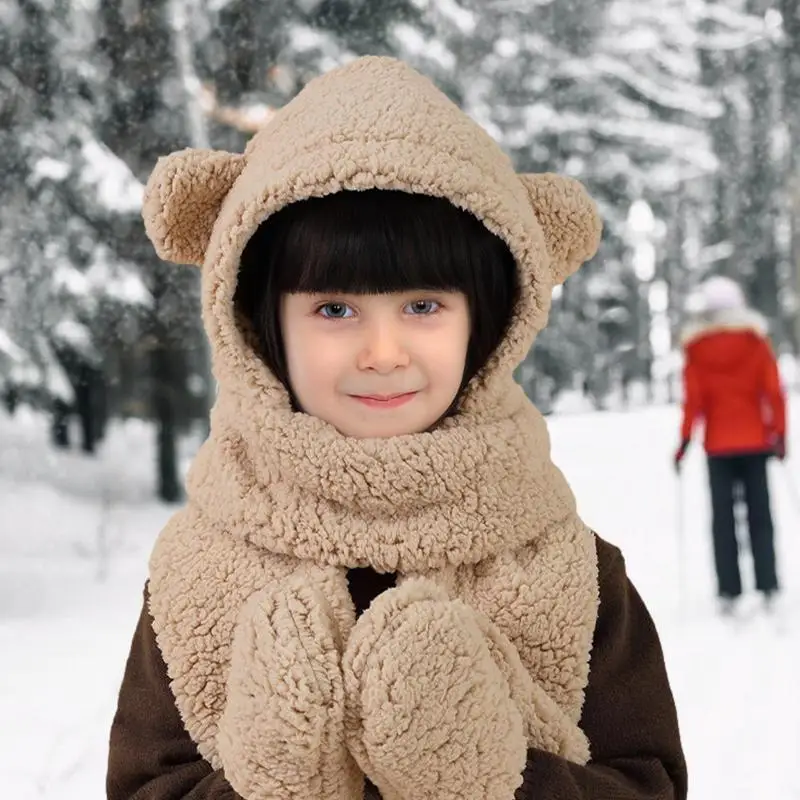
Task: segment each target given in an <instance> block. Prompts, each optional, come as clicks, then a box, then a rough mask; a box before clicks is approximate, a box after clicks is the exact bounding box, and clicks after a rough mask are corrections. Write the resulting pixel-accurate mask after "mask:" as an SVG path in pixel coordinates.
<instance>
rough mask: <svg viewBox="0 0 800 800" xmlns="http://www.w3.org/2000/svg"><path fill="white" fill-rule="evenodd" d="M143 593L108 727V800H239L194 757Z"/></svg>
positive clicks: (218, 774)
mask: <svg viewBox="0 0 800 800" xmlns="http://www.w3.org/2000/svg"><path fill="white" fill-rule="evenodd" d="M152 622H153V621H152V618H151V617H150V614H149V612H148V609H147V594H146V593H145V602H144V605H143V607H142V613H141V616H140V617H139V624H138V625H137V627H136V632H135V633H134V635H133V643H132V645H131V652H130V655H129V656H128V664H127V667H126V669H125V675H124V677H123V680H122V687H121V689H120V693H119V702H118V706H117V713H116V715H115V716H114V722H113V724H112V726H111V739H110V747H109V757H108V772H107V775H106V797H107V798H108V800H241V798H240V797H239V795H238V794H236V792H234V790H233V789H232V788H231V786H230V784H229V783H228V782H227V781H226V780H225V778H224V777H223V775H222V772H221V771H217V772H214V771H213V770H212V769H211V765H210V764H209V763H208V762H207V761H206V760H205V759H204V758H203V757H202V756H201V755H200V754H199V753H198V752H197V748H196V747H195V744H194V742H193V741H192V739H191V738H190V736H189V734H188V733H187V732H186V730H185V728H184V727H183V722H182V721H181V718H180V714H179V713H178V709H177V706H176V705H175V699H174V697H173V696H172V691H171V689H170V688H169V680H168V677H167V667H166V664H165V663H164V659H163V658H162V657H161V651H160V650H159V649H158V645H157V644H156V637H155V633H154V632H153V624H152Z"/></svg>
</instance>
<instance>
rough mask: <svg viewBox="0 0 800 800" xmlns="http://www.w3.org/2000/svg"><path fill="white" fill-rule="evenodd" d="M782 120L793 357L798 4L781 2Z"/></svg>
mask: <svg viewBox="0 0 800 800" xmlns="http://www.w3.org/2000/svg"><path fill="white" fill-rule="evenodd" d="M781 13H782V14H783V31H784V42H783V119H784V122H785V124H786V128H787V131H788V134H789V137H788V138H789V141H788V144H787V148H786V154H787V155H786V163H785V165H784V166H785V169H786V174H787V175H788V180H787V186H786V188H787V191H788V196H789V206H790V225H791V240H790V253H791V255H790V258H791V269H792V274H793V276H794V283H795V291H794V295H795V310H794V313H795V319H794V324H795V337H794V338H795V353H796V354H797V353H798V352H800V158H798V155H797V150H798V148H800V4H798V2H797V0H782V2H781Z"/></svg>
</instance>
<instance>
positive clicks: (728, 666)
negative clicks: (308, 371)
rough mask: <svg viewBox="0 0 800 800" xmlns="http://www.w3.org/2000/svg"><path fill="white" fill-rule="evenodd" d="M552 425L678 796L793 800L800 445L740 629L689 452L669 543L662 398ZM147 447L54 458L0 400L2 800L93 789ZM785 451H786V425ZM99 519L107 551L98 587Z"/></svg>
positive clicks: (141, 573) (138, 571)
mask: <svg viewBox="0 0 800 800" xmlns="http://www.w3.org/2000/svg"><path fill="white" fill-rule="evenodd" d="M793 405H794V408H795V409H796V410H800V400H796V401H795V402H794V404H793ZM549 426H550V429H551V434H552V441H553V454H554V459H555V461H556V463H558V464H559V466H560V467H561V468H562V469H563V471H564V473H565V474H566V476H567V478H568V480H569V481H570V483H571V485H572V487H573V489H574V491H575V494H576V496H577V499H578V506H579V510H580V512H581V514H582V515H583V517H584V518H585V519H586V521H587V522H588V523H589V524H590V525H592V526H593V527H594V528H595V529H596V530H597V531H598V533H599V534H600V535H601V536H603V537H604V538H606V539H608V540H609V541H611V542H613V543H614V544H616V545H618V546H620V547H621V548H622V550H623V553H624V555H625V559H626V563H627V565H628V571H629V574H630V575H631V578H632V580H633V581H634V583H635V584H636V586H637V588H638V589H639V591H640V593H641V594H642V596H643V597H644V599H645V602H646V603H647V605H648V607H649V609H650V611H651V613H652V614H653V617H654V618H655V620H656V623H657V625H658V628H659V633H660V635H661V638H662V644H663V646H664V651H665V658H666V661H667V667H668V670H669V674H670V679H671V682H672V687H673V691H674V693H675V697H676V703H677V706H678V713H679V716H680V720H681V726H682V735H683V740H684V747H685V750H686V754H687V758H688V761H689V768H690V794H689V797H690V798H691V800H719V799H720V798H723V797H724V798H725V800H751V799H752V798H762V797H763V798H770V800H800V778H798V777H796V774H795V772H794V770H793V769H792V768H791V767H790V765H791V764H793V763H794V761H795V760H796V757H797V753H798V752H800V681H798V663H800V591H798V589H800V506H798V504H797V498H796V497H794V487H797V486H800V455H798V457H797V460H796V461H790V462H789V466H788V468H786V471H785V472H782V471H781V470H782V469H783V468H781V467H780V466H778V465H772V466H771V468H770V469H771V472H772V474H771V479H772V487H773V506H774V511H775V517H776V522H777V527H778V540H777V543H778V549H779V558H780V568H781V575H782V577H783V579H784V582H785V583H786V585H787V591H786V593H785V595H786V596H785V598H784V601H785V608H786V617H787V625H786V630H785V631H784V632H783V633H779V632H778V631H777V630H776V628H775V626H774V625H773V624H772V623H771V622H770V621H769V620H767V619H765V618H764V617H763V615H760V614H754V615H753V616H752V617H751V618H750V619H749V620H748V621H746V622H744V623H742V624H741V625H740V626H739V627H736V626H734V625H733V624H731V623H730V622H727V621H723V620H720V619H719V618H718V617H717V616H716V614H715V611H714V605H713V572H712V566H711V548H710V541H709V535H708V504H707V498H706V490H705V468H704V463H703V459H702V454H701V453H700V451H699V447H697V446H696V447H694V449H693V450H692V451H691V453H690V456H689V458H688V461H687V464H686V469H685V474H684V477H683V484H682V485H681V486H680V490H681V491H682V497H683V500H684V503H685V508H684V520H685V528H684V540H683V547H682V548H681V547H680V546H679V539H678V535H677V531H678V525H677V523H678V517H677V513H678V503H677V499H678V496H679V494H678V491H679V485H678V484H677V482H676V478H675V476H674V474H673V472H672V469H671V461H670V459H671V454H672V449H673V447H674V444H675V436H676V434H675V431H676V429H677V410H676V409H674V408H653V409H645V410H640V411H636V412H632V413H630V414H619V413H606V414H574V415H564V416H560V417H551V418H550V421H549ZM151 445H152V441H151V436H150V433H149V431H147V430H146V429H143V428H142V427H141V426H137V425H135V424H134V425H128V426H125V427H120V428H117V429H115V430H114V431H113V432H112V435H111V436H110V438H109V441H108V442H107V443H106V444H105V445H104V448H103V450H102V453H101V456H100V458H98V459H96V460H90V459H85V458H83V457H82V456H80V455H78V454H63V453H53V452H52V451H51V450H50V449H49V448H48V446H47V444H46V431H45V428H44V425H43V424H42V420H41V419H39V418H36V417H30V418H24V417H23V418H22V419H15V420H13V421H11V420H9V419H8V418H7V417H4V416H3V415H2V412H0V652H2V653H3V659H2V667H0V670H2V675H0V718H2V719H3V720H4V721H5V720H11V721H12V722H13V724H11V725H4V726H1V727H0V774H2V775H3V779H4V789H5V791H4V794H7V795H8V796H9V797H13V798H14V800H101V799H102V798H103V797H104V796H105V794H104V787H103V781H104V775H105V760H106V755H107V737H108V728H109V725H110V722H111V718H112V715H113V713H114V708H115V703H116V692H117V688H118V684H119V679H120V676H121V673H122V670H123V668H124V663H125V658H126V656H127V652H128V647H129V643H130V637H131V635H132V633H133V627H134V625H135V623H136V619H137V616H138V613H139V610H140V605H141V590H142V585H143V581H144V577H145V574H146V563H147V556H148V554H149V550H150V547H151V546H152V542H153V540H154V538H155V536H156V535H157V533H158V531H159V530H160V529H161V527H162V526H163V524H164V523H165V522H166V520H167V519H168V517H169V515H170V514H171V511H172V510H171V509H169V508H165V507H162V506H160V505H158V504H155V503H153V502H152V501H151V500H150V499H149V498H150V497H151V495H152V478H151V474H150V473H151V465H152V450H151ZM790 452H791V453H798V454H800V437H798V436H795V437H794V439H793V442H792V443H791V449H790ZM787 478H789V479H790V480H791V481H792V483H791V484H789V483H787V480H786V479H787ZM104 503H105V504H106V511H105V512H104V510H103V508H104ZM104 513H105V515H106V516H105V519H104V518H103V514H104ZM103 519H104V522H103V526H104V530H105V533H106V535H107V537H108V541H109V542H110V543H111V558H110V560H109V563H108V574H107V577H106V579H105V580H104V581H101V580H98V562H97V558H96V557H95V555H94V554H96V552H97V546H98V540H97V534H98V531H99V530H100V526H101V520H103ZM745 569H746V567H745ZM745 583H746V585H748V584H750V583H752V581H751V580H750V578H749V575H747V574H746V573H745ZM753 599H755V598H753Z"/></svg>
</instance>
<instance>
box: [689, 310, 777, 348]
mask: <svg viewBox="0 0 800 800" xmlns="http://www.w3.org/2000/svg"><path fill="white" fill-rule="evenodd" d="M745 331H750V332H752V333H755V334H756V335H758V336H760V337H762V338H766V337H767V335H768V333H769V326H768V324H767V320H766V318H765V317H764V316H763V315H761V314H759V313H758V311H754V310H753V309H752V308H746V307H743V308H728V309H722V310H720V311H714V312H711V313H705V314H700V315H698V316H697V317H696V318H695V319H693V320H692V321H691V322H689V323H688V324H687V325H686V326H685V327H684V329H683V331H682V332H681V345H682V346H683V347H684V348H686V347H688V346H689V345H691V344H693V343H694V342H696V341H697V340H699V339H702V338H703V337H705V336H711V335H713V334H715V333H723V332H728V333H731V332H745Z"/></svg>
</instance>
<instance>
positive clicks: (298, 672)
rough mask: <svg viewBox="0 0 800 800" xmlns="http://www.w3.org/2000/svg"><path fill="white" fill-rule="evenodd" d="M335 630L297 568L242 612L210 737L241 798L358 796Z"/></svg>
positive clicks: (331, 615) (335, 799)
mask: <svg viewBox="0 0 800 800" xmlns="http://www.w3.org/2000/svg"><path fill="white" fill-rule="evenodd" d="M341 627H342V626H341V625H340V624H339V623H338V622H337V619H336V614H335V612H334V610H333V607H332V605H331V604H330V603H329V602H328V601H327V600H326V597H325V595H324V594H323V592H321V591H320V590H319V589H318V588H314V586H313V584H312V583H311V582H309V581H308V579H307V577H306V576H303V575H299V574H296V575H293V576H291V577H290V578H288V579H286V580H284V581H282V582H280V583H278V584H277V585H275V586H272V587H270V588H267V589H264V590H261V591H259V592H257V593H256V594H255V595H254V596H253V597H251V598H250V600H248V602H247V604H246V605H245V607H244V608H243V610H242V614H241V616H240V619H239V622H238V625H237V629H236V632H235V635H234V640H233V649H232V652H231V666H230V672H229V675H228V699H227V704H226V707H225V711H224V713H223V715H222V717H221V719H220V724H219V733H218V737H217V743H218V751H219V754H220V758H221V760H222V764H223V768H224V772H225V776H226V778H227V779H228V781H229V782H230V783H231V785H232V786H233V788H234V789H235V790H236V791H237V792H238V793H239V794H240V795H241V796H242V797H244V798H247V800H308V799H309V798H315V800H353V798H357V797H361V795H363V792H364V777H363V774H362V773H361V770H360V769H359V768H358V765H357V764H356V763H355V762H354V761H353V758H352V756H351V755H350V754H349V752H348V750H347V747H346V743H345V733H344V687H343V680H342V673H341V651H342V633H340V630H341Z"/></svg>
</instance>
